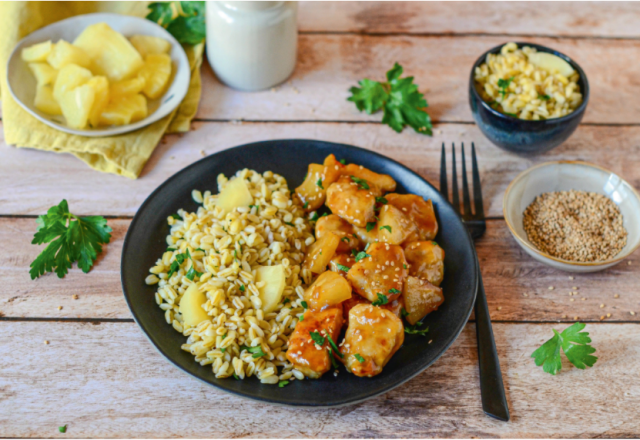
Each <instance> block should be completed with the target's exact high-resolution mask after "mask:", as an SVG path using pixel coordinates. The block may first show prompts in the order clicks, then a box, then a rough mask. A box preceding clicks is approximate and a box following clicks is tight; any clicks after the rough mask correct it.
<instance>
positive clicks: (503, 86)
mask: <svg viewBox="0 0 640 440" xmlns="http://www.w3.org/2000/svg"><path fill="white" fill-rule="evenodd" d="M513 80H514V77H513V76H512V77H511V78H508V79H502V78H500V79H499V80H498V88H499V89H500V90H498V93H500V96H502V98H504V96H505V95H506V94H507V88H508V87H509V84H511V81H513Z"/></svg>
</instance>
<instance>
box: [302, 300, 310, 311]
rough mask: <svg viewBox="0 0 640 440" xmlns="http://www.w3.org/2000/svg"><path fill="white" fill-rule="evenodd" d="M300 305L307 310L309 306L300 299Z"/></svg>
mask: <svg viewBox="0 0 640 440" xmlns="http://www.w3.org/2000/svg"><path fill="white" fill-rule="evenodd" d="M300 305H301V306H302V308H303V309H305V310H307V309H308V308H309V306H308V305H307V302H306V301H300Z"/></svg>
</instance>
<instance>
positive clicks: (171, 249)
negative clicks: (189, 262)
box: [167, 247, 176, 252]
mask: <svg viewBox="0 0 640 440" xmlns="http://www.w3.org/2000/svg"><path fill="white" fill-rule="evenodd" d="M175 250H176V248H172V247H169V248H167V251H171V252H173V251H175Z"/></svg>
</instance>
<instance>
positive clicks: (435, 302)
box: [402, 276, 444, 325]
mask: <svg viewBox="0 0 640 440" xmlns="http://www.w3.org/2000/svg"><path fill="white" fill-rule="evenodd" d="M402 297H403V298H404V303H405V307H406V310H407V313H408V315H407V316H406V319H407V322H408V323H409V324H411V325H413V324H415V323H416V322H418V321H420V320H421V319H422V318H424V317H425V316H427V315H428V314H429V313H431V312H433V311H434V310H437V309H438V307H440V305H441V304H442V303H443V302H444V295H442V289H441V288H439V287H436V286H434V285H433V284H431V283H430V282H429V281H427V280H423V279H422V278H416V277H412V276H409V277H407V280H406V281H405V283H404V290H403V291H402Z"/></svg>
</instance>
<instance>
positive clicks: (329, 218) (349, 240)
mask: <svg viewBox="0 0 640 440" xmlns="http://www.w3.org/2000/svg"><path fill="white" fill-rule="evenodd" d="M327 232H333V233H334V234H336V235H337V236H338V237H340V244H339V245H338V249H337V250H336V252H338V253H345V252H351V249H358V248H359V247H360V240H359V239H358V237H357V236H356V235H355V234H354V233H353V226H352V225H351V224H350V223H348V222H346V221H344V220H342V219H341V218H340V217H338V216H337V215H335V214H331V215H325V216H323V217H320V218H319V219H318V221H317V222H316V239H319V238H322V236H323V235H325V234H326V233H327Z"/></svg>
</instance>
